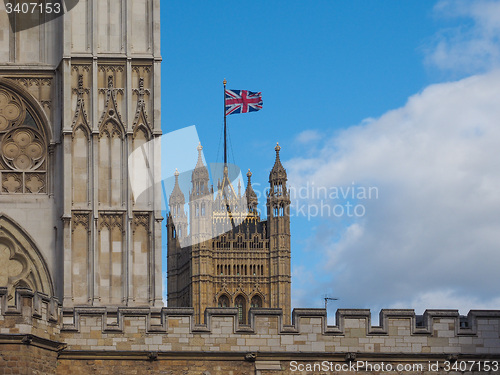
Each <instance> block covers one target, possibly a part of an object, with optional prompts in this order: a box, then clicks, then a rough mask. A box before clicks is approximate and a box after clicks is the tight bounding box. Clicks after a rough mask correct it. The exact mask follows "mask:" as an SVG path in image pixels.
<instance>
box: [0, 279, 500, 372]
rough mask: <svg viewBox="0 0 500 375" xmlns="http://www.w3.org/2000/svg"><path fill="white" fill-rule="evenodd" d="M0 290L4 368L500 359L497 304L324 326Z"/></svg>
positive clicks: (311, 319)
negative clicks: (67, 303)
mask: <svg viewBox="0 0 500 375" xmlns="http://www.w3.org/2000/svg"><path fill="white" fill-rule="evenodd" d="M0 300H1V302H0V309H1V312H0V374H11V373H12V374H15V373H19V374H24V373H26V374H68V373H72V374H94V373H95V374H108V373H109V374H112V373H120V374H142V373H148V374H189V375H190V374H205V375H206V374H211V375H214V374H234V375H236V374H261V375H265V374H266V375H267V374H278V373H279V374H292V373H295V374H296V373H303V374H305V373H308V374H309V373H311V374H328V373H340V374H341V373H343V372H342V371H336V372H334V371H324V368H320V367H318V366H320V365H322V364H323V366H326V365H328V366H330V365H331V366H333V365H334V364H336V365H337V366H340V365H344V366H347V365H349V364H352V363H357V361H361V362H360V363H363V361H367V363H370V364H372V365H376V364H377V363H378V364H380V363H381V362H384V363H385V364H392V366H394V367H396V366H397V365H398V364H403V365H411V364H421V365H422V366H424V367H423V368H424V369H425V371H427V370H428V366H430V364H437V366H438V367H437V369H438V371H434V372H429V371H427V372H425V371H424V370H422V371H421V372H419V371H413V372H408V373H412V374H423V373H426V374H437V373H440V374H441V373H443V374H444V373H449V371H445V367H444V366H445V361H447V360H448V361H450V362H449V363H450V364H452V363H454V361H457V360H458V361H459V362H460V361H469V360H470V361H483V363H484V361H494V360H496V361H500V311H479V310H476V311H471V312H469V314H468V316H467V317H460V316H459V314H458V312H457V311H456V310H428V311H426V312H425V314H424V315H423V316H416V315H415V313H414V312H413V310H382V311H381V313H380V326H372V325H371V322H370V313H369V311H368V310H338V311H337V315H336V325H335V326H328V325H327V324H326V313H325V310H324V309H295V310H294V311H293V314H292V315H293V324H292V325H283V324H282V312H281V310H280V309H251V310H250V313H249V320H248V321H249V322H250V324H249V325H239V324H238V323H237V309H235V308H214V309H207V311H206V313H205V318H206V321H207V324H204V325H197V324H194V312H193V309H184V308H148V307H144V308H116V307H115V308H106V307H88V306H85V307H75V308H71V309H62V308H61V307H60V306H59V304H58V302H57V301H56V300H55V299H51V298H47V297H45V296H43V295H40V294H38V293H32V292H31V291H29V290H25V289H24V290H23V289H19V290H17V293H16V298H15V305H13V306H7V305H8V304H7V291H6V289H5V288H0ZM292 361H295V362H292ZM308 365H309V366H310V367H309V369H312V370H311V371H306V370H307V369H308V367H307V366H308ZM30 366H31V367H30ZM313 366H317V367H316V368H314V367H313ZM476 367H477V366H476ZM16 368H18V369H21V370H19V371H18V372H14V369H16ZM299 369H303V370H304V371H299ZM332 369H335V368H334V367H332ZM316 370H317V371H316ZM345 373H349V371H345ZM351 373H352V372H351ZM362 373H368V374H369V373H373V374H376V373H384V371H378V372H377V371H375V370H374V371H367V372H362ZM394 373H396V372H394ZM400 373H404V372H400ZM469 373H472V372H469ZM477 373H482V374H485V373H491V374H493V373H497V374H498V373H500V370H497V371H492V369H490V370H489V371H481V372H477Z"/></svg>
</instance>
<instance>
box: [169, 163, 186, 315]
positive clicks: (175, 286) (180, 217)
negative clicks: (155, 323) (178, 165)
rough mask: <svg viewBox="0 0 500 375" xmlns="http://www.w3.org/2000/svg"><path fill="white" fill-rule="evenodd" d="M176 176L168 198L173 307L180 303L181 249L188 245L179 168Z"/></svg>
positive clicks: (170, 298)
mask: <svg viewBox="0 0 500 375" xmlns="http://www.w3.org/2000/svg"><path fill="white" fill-rule="evenodd" d="M174 176H175V184H174V189H173V190H172V193H171V194H170V197H169V200H168V205H169V208H170V212H169V214H168V216H167V236H168V245H167V269H168V273H167V275H168V276H167V278H168V282H167V285H168V286H167V287H168V293H167V294H168V304H169V306H171V307H174V306H177V304H178V297H179V295H178V291H179V290H180V288H179V282H180V277H179V276H180V274H179V269H180V268H181V267H180V263H179V262H180V259H181V251H182V248H183V247H184V246H186V240H187V235H188V230H187V226H188V222H187V215H186V212H185V211H184V204H185V203H186V199H185V197H184V194H183V193H182V190H181V188H180V186H179V171H177V169H176V170H175V173H174Z"/></svg>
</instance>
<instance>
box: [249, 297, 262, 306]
mask: <svg viewBox="0 0 500 375" xmlns="http://www.w3.org/2000/svg"><path fill="white" fill-rule="evenodd" d="M250 307H262V299H261V298H260V296H258V295H255V296H253V297H252V301H251V302H250Z"/></svg>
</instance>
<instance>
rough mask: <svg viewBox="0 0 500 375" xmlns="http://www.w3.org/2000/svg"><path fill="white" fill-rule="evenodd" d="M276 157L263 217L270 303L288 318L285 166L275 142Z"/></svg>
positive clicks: (289, 283)
mask: <svg viewBox="0 0 500 375" xmlns="http://www.w3.org/2000/svg"><path fill="white" fill-rule="evenodd" d="M274 150H275V151H276V160H275V162H274V166H273V169H271V173H270V174H269V184H270V190H269V193H268V196H267V221H268V236H269V243H270V244H269V246H270V259H271V261H270V267H269V272H270V283H271V293H270V297H271V306H280V307H282V308H283V318H284V319H285V321H286V322H290V308H291V301H290V293H291V277H290V275H291V273H290V272H291V267H290V192H289V191H288V190H287V187H286V182H287V175H286V170H285V168H284V167H283V165H282V164H281V160H280V150H281V147H280V146H279V144H276V147H275V149H274Z"/></svg>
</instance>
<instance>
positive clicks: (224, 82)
mask: <svg viewBox="0 0 500 375" xmlns="http://www.w3.org/2000/svg"><path fill="white" fill-rule="evenodd" d="M222 83H223V84H224V86H226V83H227V81H226V79H225V78H224V81H222Z"/></svg>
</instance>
